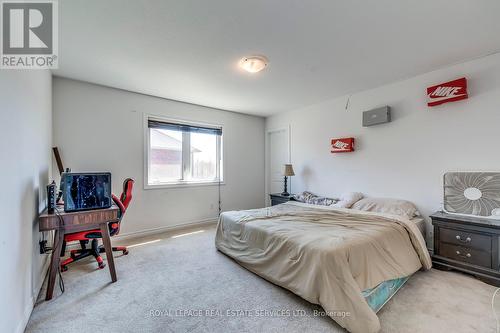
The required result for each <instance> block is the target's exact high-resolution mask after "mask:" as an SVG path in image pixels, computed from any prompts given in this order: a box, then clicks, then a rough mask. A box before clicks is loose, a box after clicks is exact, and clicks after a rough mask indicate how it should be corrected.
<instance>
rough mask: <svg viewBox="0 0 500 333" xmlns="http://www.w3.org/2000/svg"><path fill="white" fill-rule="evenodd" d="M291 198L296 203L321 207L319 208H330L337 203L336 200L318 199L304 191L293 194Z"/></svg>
mask: <svg viewBox="0 0 500 333" xmlns="http://www.w3.org/2000/svg"><path fill="white" fill-rule="evenodd" d="M293 198H294V199H295V200H296V201H300V202H305V203H308V204H313V205H321V206H330V205H332V204H334V203H336V202H337V201H338V200H337V199H332V198H326V197H320V196H318V195H316V194H314V193H311V192H308V191H304V192H302V193H300V194H295V195H294V196H293Z"/></svg>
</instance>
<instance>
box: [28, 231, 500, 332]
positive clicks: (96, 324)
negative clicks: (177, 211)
mask: <svg viewBox="0 0 500 333" xmlns="http://www.w3.org/2000/svg"><path fill="white" fill-rule="evenodd" d="M214 231H215V229H214V227H207V228H205V229H190V230H185V231H182V232H177V233H166V234H160V235H156V236H150V237H148V238H143V239H136V240H133V241H132V240H129V241H127V242H121V244H127V245H135V246H133V247H132V248H130V254H129V255H128V256H122V255H116V256H115V265H116V268H117V274H118V281H117V282H116V283H113V284H112V283H110V277H109V271H108V269H107V267H106V269H103V270H98V269H96V267H97V264H96V263H95V262H94V261H93V258H87V259H84V260H82V261H81V262H78V263H76V264H73V265H70V266H69V270H68V271H67V272H64V273H62V276H63V279H64V283H65V286H66V291H65V292H64V294H61V292H60V290H59V289H58V288H57V286H56V290H55V296H54V298H53V299H52V300H51V301H48V302H45V301H43V295H44V290H42V292H41V293H40V297H39V301H38V302H37V304H36V306H35V308H34V310H33V313H32V314H31V318H30V320H29V322H28V325H27V327H26V332H82V331H84V332H176V333H177V332H301V333H302V332H345V331H344V330H343V329H342V328H341V327H340V326H338V325H337V324H336V323H335V322H334V321H333V320H331V319H330V318H328V317H323V316H318V315H317V312H320V311H321V308H320V307H319V306H317V305H313V304H310V303H308V302H306V301H304V300H303V299H301V298H300V297H298V296H295V295H294V294H292V293H290V292H289V291H287V290H285V289H283V288H280V287H277V286H275V285H273V284H271V283H269V282H267V281H265V280H264V279H262V278H260V277H258V276H257V275H255V274H253V273H251V272H249V271H247V270H245V269H244V268H242V267H241V266H239V265H238V264H237V263H236V262H235V261H233V260H232V259H230V258H228V257H227V256H225V255H223V254H222V253H220V252H218V251H217V250H216V249H215V247H214ZM144 242H147V243H144ZM118 243H120V242H118ZM495 290H496V288H495V287H493V286H490V285H488V284H485V283H483V282H480V281H478V280H476V279H474V278H472V277H469V276H467V275H464V274H460V273H456V272H445V271H439V270H435V269H432V270H430V271H428V272H417V273H416V274H415V275H414V276H413V277H412V278H411V279H410V280H409V281H408V282H407V283H406V285H405V286H404V287H403V288H402V289H401V290H400V291H399V292H398V293H397V294H396V295H395V296H394V297H393V298H392V299H391V300H390V301H389V302H388V303H387V304H386V305H385V307H384V308H383V309H382V310H381V311H380V312H379V317H380V321H381V324H382V332H391V333H392V332H393V333H396V332H397V333H405V332H408V333H410V332H411V333H418V332H425V333H429V332H454V333H462V332H463V333H471V332H480V333H487V332H491V333H494V332H495V330H496V321H495V318H494V314H493V312H492V309H491V299H492V295H493V293H494V292H495ZM496 303H499V304H498V305H496V304H495V309H496V313H499V314H500V295H498V297H497V299H496Z"/></svg>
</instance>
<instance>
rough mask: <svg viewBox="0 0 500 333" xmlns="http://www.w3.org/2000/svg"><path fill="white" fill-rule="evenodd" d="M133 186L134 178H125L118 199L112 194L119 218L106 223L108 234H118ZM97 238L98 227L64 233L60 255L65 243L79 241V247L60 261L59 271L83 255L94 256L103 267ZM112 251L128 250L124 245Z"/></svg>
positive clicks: (83, 256)
mask: <svg viewBox="0 0 500 333" xmlns="http://www.w3.org/2000/svg"><path fill="white" fill-rule="evenodd" d="M133 187H134V180H133V179H131V178H127V179H125V181H124V182H123V192H122V194H121V196H120V199H118V198H117V197H116V196H115V195H114V194H113V195H112V198H113V201H114V202H115V204H116V205H117V206H118V208H119V213H118V218H119V220H118V222H113V223H109V224H108V226H109V235H110V236H115V235H118V233H119V232H120V223H121V221H122V218H123V216H124V215H125V212H126V211H127V208H128V205H129V204H130V201H131V200H132V188H133ZM99 238H102V235H101V230H100V229H94V230H87V231H81V232H75V233H72V234H66V235H64V242H63V245H62V250H61V257H63V256H64V253H65V251H66V243H69V242H74V241H80V246H81V249H78V250H71V252H70V257H69V258H68V259H66V260H64V261H63V262H62V263H61V271H67V270H68V266H67V265H68V264H70V263H72V262H74V261H77V260H80V259H83V258H85V257H88V256H90V255H92V256H94V258H95V259H96V260H97V263H98V265H99V268H104V267H105V266H106V265H105V264H104V262H103V260H102V258H101V255H100V254H101V253H103V252H105V250H104V247H103V246H102V245H101V246H98V243H97V242H98V239H99ZM89 241H90V242H91V243H90V244H91V246H90V249H87V247H86V246H87V244H88V242H89ZM113 251H122V252H123V254H125V255H127V254H128V250H127V248H126V247H125V246H117V247H113Z"/></svg>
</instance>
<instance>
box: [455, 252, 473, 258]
mask: <svg viewBox="0 0 500 333" xmlns="http://www.w3.org/2000/svg"><path fill="white" fill-rule="evenodd" d="M456 253H457V255H459V256H461V257H464V256H463V255H461V254H460V251H456ZM465 257H467V258H470V257H471V254H470V253H467V254H466V255H465Z"/></svg>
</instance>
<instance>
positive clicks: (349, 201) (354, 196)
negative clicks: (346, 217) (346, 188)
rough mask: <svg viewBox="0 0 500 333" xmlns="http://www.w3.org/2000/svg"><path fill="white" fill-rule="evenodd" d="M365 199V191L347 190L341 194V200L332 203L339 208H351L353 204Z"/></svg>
mask: <svg viewBox="0 0 500 333" xmlns="http://www.w3.org/2000/svg"><path fill="white" fill-rule="evenodd" d="M361 199H363V193H360V192H346V193H343V194H342V195H341V196H340V200H339V201H337V202H336V203H334V204H333V205H332V207H337V208H351V206H352V205H353V204H354V203H355V202H358V201H359V200H361Z"/></svg>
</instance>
